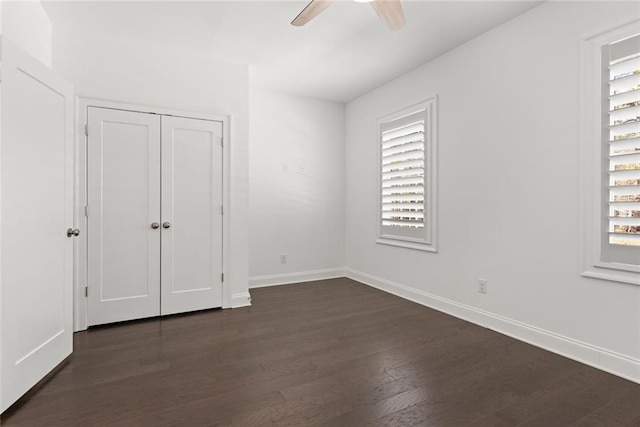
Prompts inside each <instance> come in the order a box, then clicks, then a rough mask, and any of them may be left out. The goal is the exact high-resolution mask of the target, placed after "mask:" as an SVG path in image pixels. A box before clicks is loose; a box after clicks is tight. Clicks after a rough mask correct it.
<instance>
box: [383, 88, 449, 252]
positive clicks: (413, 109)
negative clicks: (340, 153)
mask: <svg viewBox="0 0 640 427" xmlns="http://www.w3.org/2000/svg"><path fill="white" fill-rule="evenodd" d="M437 110H438V109H437V95H434V96H432V97H430V98H428V99H426V100H424V101H422V102H419V103H417V104H414V105H412V106H410V107H407V108H403V109H402V110H399V111H396V112H394V113H391V114H388V115H385V116H383V117H381V118H379V119H378V120H377V123H376V124H377V139H376V144H377V145H376V150H377V156H376V157H377V163H376V175H377V177H378V186H377V196H376V197H377V200H378V202H377V204H378V209H377V219H376V221H377V226H376V227H377V239H376V243H378V244H383V245H390V246H398V247H403V248H408V249H416V250H421V251H427V252H438V246H437V242H438V240H437V236H438V214H437V213H438V209H437V201H438V197H437V189H438V185H437V178H438V161H437V159H438V143H437V139H438V138H437V136H438V131H437V122H438V120H437ZM420 112H422V114H424V153H425V154H424V156H425V159H424V192H425V194H424V204H425V208H424V217H425V219H424V227H423V228H422V229H420V230H421V232H416V233H411V234H414V236H407V235H403V234H406V233H399V234H393V233H389V232H388V226H387V227H386V229H385V227H383V225H382V211H383V210H382V133H383V132H382V128H383V126H384V125H385V124H388V123H390V122H393V121H396V120H399V119H402V118H403V117H407V116H410V115H414V114H416V113H420Z"/></svg>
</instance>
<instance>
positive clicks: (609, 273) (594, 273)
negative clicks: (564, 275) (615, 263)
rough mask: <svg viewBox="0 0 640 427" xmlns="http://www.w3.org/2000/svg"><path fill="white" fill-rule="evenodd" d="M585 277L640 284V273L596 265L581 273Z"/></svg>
mask: <svg viewBox="0 0 640 427" xmlns="http://www.w3.org/2000/svg"><path fill="white" fill-rule="evenodd" d="M581 276H583V277H591V278H593V279H601V280H609V281H612V282H618V283H627V284H629V285H636V286H640V273H635V272H633V271H622V270H617V269H612V268H606V267H597V266H594V267H592V268H589V269H587V270H585V271H583V272H582V273H581Z"/></svg>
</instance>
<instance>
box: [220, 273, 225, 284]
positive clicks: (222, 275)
mask: <svg viewBox="0 0 640 427" xmlns="http://www.w3.org/2000/svg"><path fill="white" fill-rule="evenodd" d="M220 281H222V282H224V273H222V274H221V275H220Z"/></svg>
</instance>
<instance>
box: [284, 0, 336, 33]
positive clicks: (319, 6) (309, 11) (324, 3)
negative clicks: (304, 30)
mask: <svg viewBox="0 0 640 427" xmlns="http://www.w3.org/2000/svg"><path fill="white" fill-rule="evenodd" d="M331 3H333V0H311V3H309V4H308V5H307V7H305V8H304V9H302V12H300V14H299V15H298V16H296V18H295V19H294V20H293V21H291V25H295V26H296V27H301V26H303V25H304V24H306V23H307V22H309V21H311V20H312V19H313V18H315V17H316V16H318V15H320V14H321V13H322V12H324V10H325V9H326V8H328V7H329V6H331Z"/></svg>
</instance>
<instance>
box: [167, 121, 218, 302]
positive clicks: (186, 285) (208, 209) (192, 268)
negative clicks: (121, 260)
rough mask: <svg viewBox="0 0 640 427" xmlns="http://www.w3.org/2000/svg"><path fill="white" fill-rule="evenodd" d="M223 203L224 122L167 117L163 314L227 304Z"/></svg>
mask: <svg viewBox="0 0 640 427" xmlns="http://www.w3.org/2000/svg"><path fill="white" fill-rule="evenodd" d="M221 208H222V123H220V122H213V121H207V120H196V119H186V118H178V117H168V116H163V117H162V226H163V228H162V286H161V288H162V309H161V311H162V314H163V315H164V314H172V313H180V312H185V311H193V310H201V309H205V308H213V307H220V306H221V305H222V278H221V275H222V212H221ZM165 227H168V228H165Z"/></svg>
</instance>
